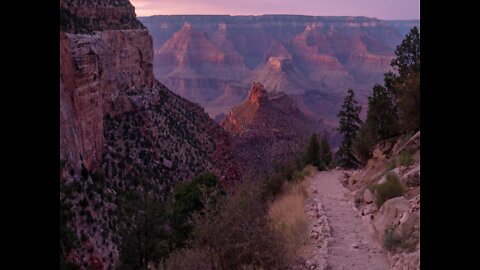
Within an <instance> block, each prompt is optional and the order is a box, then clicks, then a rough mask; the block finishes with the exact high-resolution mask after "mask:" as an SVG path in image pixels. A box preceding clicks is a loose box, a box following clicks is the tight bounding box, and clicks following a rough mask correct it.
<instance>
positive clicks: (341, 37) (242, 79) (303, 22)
mask: <svg viewBox="0 0 480 270" xmlns="http://www.w3.org/2000/svg"><path fill="white" fill-rule="evenodd" d="M139 20H140V21H141V22H142V23H143V24H144V25H145V26H146V27H147V29H148V30H149V31H150V33H151V35H152V38H153V47H154V60H153V61H154V62H153V69H154V74H155V76H156V78H157V79H158V80H160V81H161V82H162V83H164V84H165V85H166V86H167V87H168V88H169V89H171V90H172V91H174V92H175V93H178V94H179V95H181V96H182V97H185V98H186V99H188V100H190V101H192V102H195V103H198V104H199V105H201V106H202V107H204V108H205V110H206V112H207V113H208V114H209V115H210V117H212V118H214V119H217V121H220V120H221V119H223V117H224V116H225V115H226V114H228V112H229V110H230V109H231V108H232V107H234V106H236V105H239V104H240V103H241V102H242V101H243V100H244V99H245V98H246V96H247V92H248V89H249V88H250V85H251V84H252V82H253V81H256V82H260V83H262V84H263V85H264V86H265V89H267V91H282V92H285V93H287V94H289V95H291V96H292V97H293V98H294V99H295V100H296V101H297V103H298V105H299V106H300V108H301V110H302V111H303V112H304V113H305V114H307V115H310V116H312V117H315V118H317V120H322V122H323V124H325V125H327V126H328V127H329V131H331V130H332V129H331V128H334V127H337V125H338V123H337V119H336V112H337V111H338V109H339V107H340V103H341V100H342V99H343V97H344V96H345V94H346V90H347V89H348V88H352V89H354V90H355V91H356V92H357V94H358V98H359V102H360V103H361V104H362V105H364V107H365V105H366V103H367V96H368V95H370V93H371V88H372V86H373V85H374V84H376V83H382V82H383V74H384V73H386V72H387V71H389V70H390V62H391V60H392V59H393V56H394V50H395V47H396V46H397V45H398V44H399V43H400V42H401V40H402V39H403V38H404V36H405V34H406V33H407V32H408V31H409V30H410V28H412V27H413V26H419V24H420V22H419V21H418V20H406V21H385V20H379V19H375V18H367V17H319V16H300V15H264V16H208V15H205V16H195V15H191V16H181V15H177V16H150V17H140V18H139Z"/></svg>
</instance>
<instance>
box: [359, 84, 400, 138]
mask: <svg viewBox="0 0 480 270" xmlns="http://www.w3.org/2000/svg"><path fill="white" fill-rule="evenodd" d="M365 125H366V126H367V127H368V128H369V129H371V131H372V134H373V136H374V138H373V139H374V140H375V142H378V141H381V140H385V139H388V138H390V137H392V136H394V135H396V134H398V114H397V107H396V105H395V101H394V96H393V94H392V92H391V91H389V90H388V89H386V88H385V87H383V86H381V85H378V84H377V85H375V86H374V87H373V94H372V96H370V97H368V112H367V120H366V121H365Z"/></svg>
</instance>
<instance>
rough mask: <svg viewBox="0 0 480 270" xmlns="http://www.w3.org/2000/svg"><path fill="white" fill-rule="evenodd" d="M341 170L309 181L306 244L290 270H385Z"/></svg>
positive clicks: (379, 248) (384, 263)
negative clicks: (308, 235)
mask: <svg viewBox="0 0 480 270" xmlns="http://www.w3.org/2000/svg"><path fill="white" fill-rule="evenodd" d="M341 174H342V171H341V170H333V171H329V172H319V173H317V174H315V175H314V176H313V177H312V178H311V179H309V182H310V183H309V189H308V193H309V198H308V200H307V201H306V204H307V205H306V208H307V214H308V217H309V221H310V226H309V232H310V240H311V241H310V243H308V244H306V245H305V246H304V247H303V248H302V249H301V250H300V254H299V255H300V256H301V257H302V258H303V260H301V261H303V262H302V263H301V264H302V265H303V266H302V267H298V268H294V269H305V267H306V268H307V269H332V270H337V269H338V270H340V269H343V270H347V269H359V270H360V269H362V270H364V269H370V270H382V269H388V266H387V261H386V257H385V254H384V252H383V250H382V248H381V246H380V243H378V242H377V241H376V240H375V239H374V238H373V234H372V233H371V232H370V229H369V226H368V225H367V224H365V223H364V221H363V220H362V219H361V217H360V216H359V214H358V212H357V210H356V209H355V207H354V204H353V202H351V200H350V199H349V198H348V197H347V193H348V190H347V189H346V188H345V187H343V186H342V184H341V183H340V176H341Z"/></svg>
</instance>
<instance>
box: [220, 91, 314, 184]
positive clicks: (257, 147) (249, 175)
mask: <svg viewBox="0 0 480 270" xmlns="http://www.w3.org/2000/svg"><path fill="white" fill-rule="evenodd" d="M221 125H222V126H223V128H224V129H225V130H227V131H228V132H229V133H230V134H232V135H233V141H234V150H235V155H236V157H237V161H238V164H239V167H240V168H241V171H242V176H243V177H244V178H246V179H250V180H252V179H253V180H257V179H259V178H260V177H262V176H263V175H264V174H265V173H268V172H269V170H270V169H271V168H272V167H273V165H278V164H283V163H286V162H289V161H292V159H293V158H295V157H297V156H298V155H299V154H300V153H301V152H302V151H304V147H305V145H306V143H307V142H308V136H309V135H311V132H314V131H315V127H314V123H313V122H312V120H311V119H309V118H307V117H306V116H305V115H304V114H303V113H302V112H301V111H300V110H299V108H298V106H297V104H296V103H295V101H294V100H293V99H292V98H291V97H289V96H288V95H286V94H285V93H284V92H270V93H269V92H267V90H265V88H264V86H263V85H262V84H260V83H257V82H254V83H253V85H252V88H251V89H250V91H249V93H248V97H247V99H246V100H245V101H244V102H243V103H242V104H241V105H240V106H237V107H235V108H234V109H232V111H230V113H229V114H228V115H227V116H226V118H225V120H224V121H222V123H221Z"/></svg>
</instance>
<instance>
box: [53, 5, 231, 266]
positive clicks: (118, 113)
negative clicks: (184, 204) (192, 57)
mask: <svg viewBox="0 0 480 270" xmlns="http://www.w3.org/2000/svg"><path fill="white" fill-rule="evenodd" d="M61 14H62V15H61V18H62V20H63V21H61V22H62V26H61V29H62V31H61V32H60V159H61V161H62V162H61V163H62V164H63V166H61V176H60V186H61V192H60V199H61V205H63V207H62V209H64V211H66V212H67V214H65V215H64V216H66V217H68V218H67V219H66V220H65V224H66V228H64V229H65V230H67V229H68V230H70V231H71V232H72V239H77V240H76V241H74V242H69V243H68V244H69V245H71V246H72V247H73V248H72V249H71V250H69V251H68V254H64V256H65V258H66V259H67V260H68V261H70V262H73V263H75V264H77V265H79V266H81V267H82V269H86V268H87V267H93V268H94V269H112V268H113V267H114V266H115V264H116V263H117V261H118V257H119V246H120V244H121V241H122V236H123V234H122V232H124V229H128V225H127V224H128V217H122V216H121V215H119V211H120V210H121V208H122V207H124V204H123V203H122V201H123V199H124V196H125V194H130V193H131V192H134V193H135V192H140V191H141V189H142V186H143V185H145V184H149V185H150V186H152V192H153V195H154V196H155V197H156V198H158V200H160V201H162V200H164V199H165V198H166V195H167V194H168V192H169V191H170V189H171V188H172V186H174V185H175V184H177V183H179V182H180V181H185V180H189V179H191V178H192V177H193V176H195V175H197V174H199V173H201V172H203V171H206V170H209V171H213V172H214V173H216V174H217V175H219V176H220V177H221V181H222V182H223V183H224V184H225V185H227V186H228V187H232V186H233V185H234V184H235V183H236V182H237V181H238V180H239V179H240V175H239V171H238V169H237V167H236V164H235V163H234V157H233V155H232V152H233V150H232V145H231V141H230V140H231V138H230V137H229V135H228V133H226V132H225V131H224V130H223V129H222V127H221V126H219V125H218V124H216V123H215V122H214V121H213V120H211V119H210V118H209V117H208V115H207V114H206V113H205V112H204V111H203V109H202V108H201V107H199V106H198V105H196V104H193V103H191V102H189V101H187V100H185V99H183V98H181V97H179V96H178V95H176V94H174V93H172V92H171V91H170V90H168V89H167V88H166V87H165V86H163V85H162V84H161V83H159V82H157V81H156V80H155V79H154V75H153V68H152V60H153V49H152V38H151V37H150V35H149V34H148V31H147V30H146V29H144V27H143V26H142V25H141V23H140V22H138V21H137V20H136V19H135V13H134V9H133V7H132V6H131V4H130V3H129V2H128V1H113V0H112V1H108V0H103V1H97V2H95V3H93V2H91V1H75V0H72V1H61ZM84 33H86V34H84ZM67 239H70V238H67V237H66V236H65V235H62V241H66V240H67ZM72 241H73V240H72ZM73 243H77V244H75V245H74V244H73ZM61 256H62V255H61Z"/></svg>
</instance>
